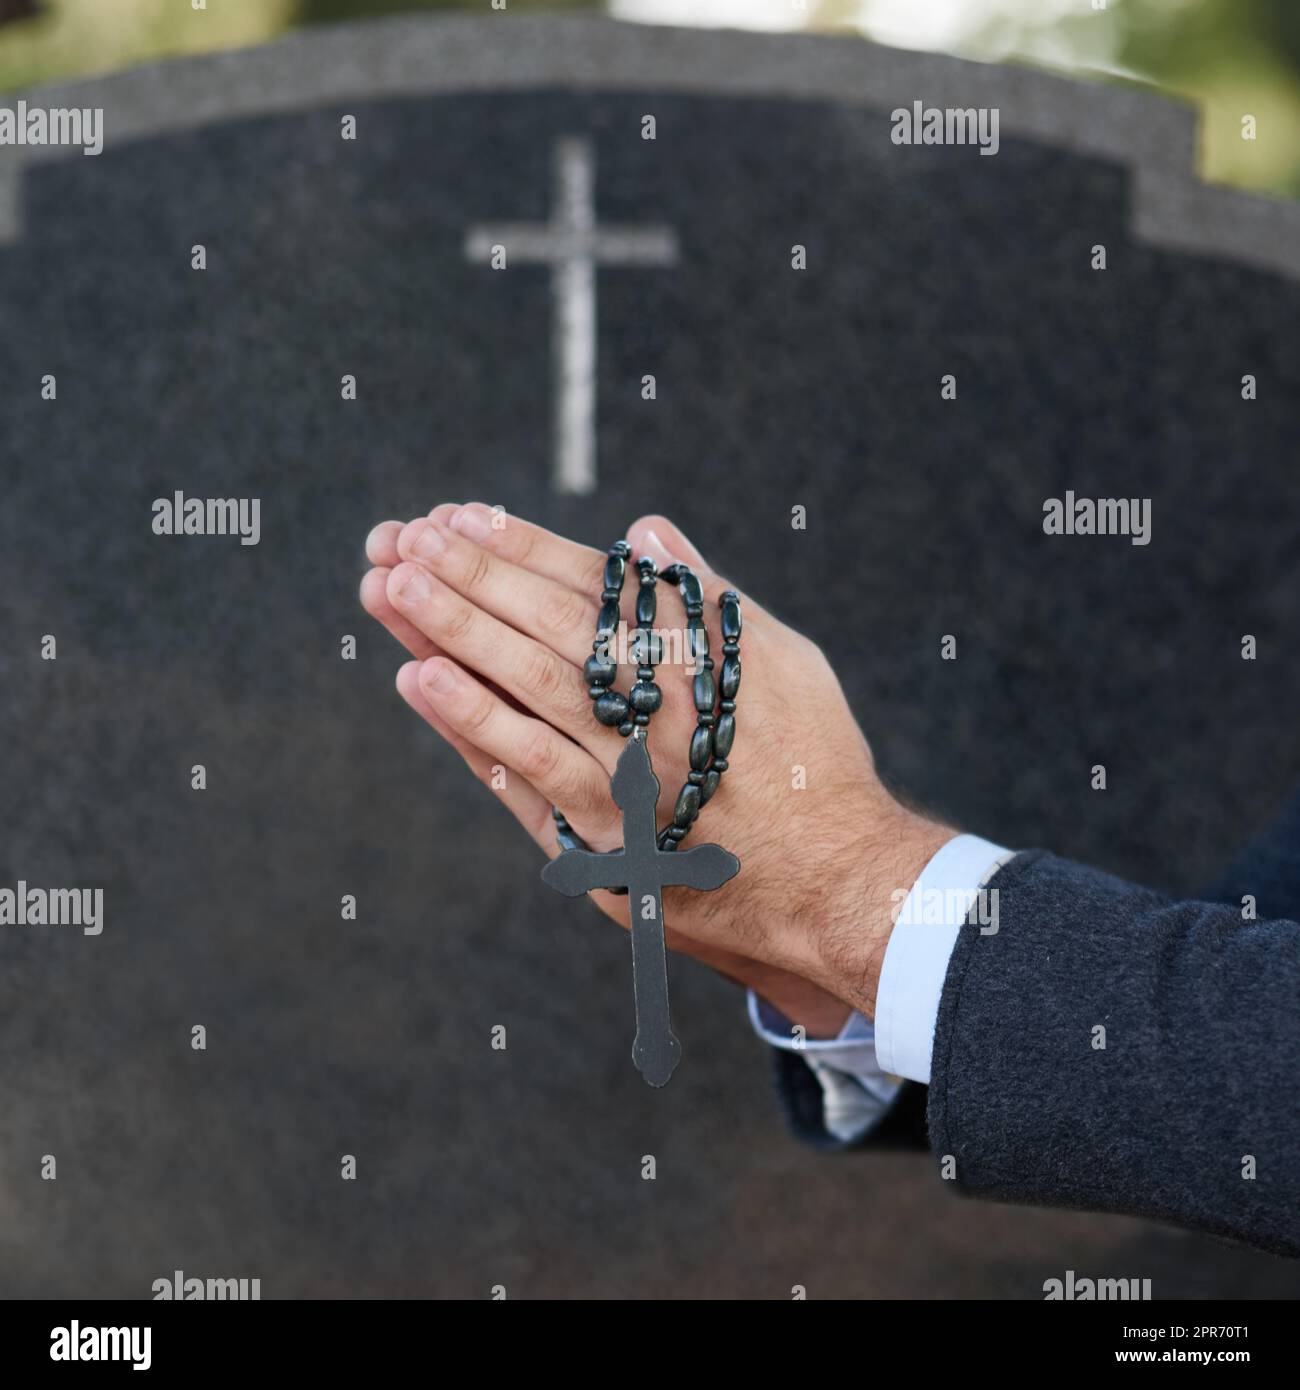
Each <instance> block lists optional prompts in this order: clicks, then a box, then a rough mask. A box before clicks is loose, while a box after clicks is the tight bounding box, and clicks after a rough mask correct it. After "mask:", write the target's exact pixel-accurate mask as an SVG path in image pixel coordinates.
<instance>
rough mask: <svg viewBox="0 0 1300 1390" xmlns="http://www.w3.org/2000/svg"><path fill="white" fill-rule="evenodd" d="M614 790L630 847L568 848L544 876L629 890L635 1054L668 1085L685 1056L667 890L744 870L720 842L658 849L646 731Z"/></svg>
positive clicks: (563, 885) (652, 1079) (633, 745)
mask: <svg viewBox="0 0 1300 1390" xmlns="http://www.w3.org/2000/svg"><path fill="white" fill-rule="evenodd" d="M609 789H610V791H611V792H612V793H613V796H614V801H615V803H616V804H617V806H618V808H619V810H620V811H622V813H623V848H622V849H615V850H611V851H610V852H609V853H608V854H596V853H594V852H593V851H591V850H586V849H570V850H565V852H564V853H563V854H561V855H560V856H559V857H558V858H557V859H552V860H551V861H550V862H549V863H548V864H547V865H546V867H545V868H544V869H543V870H542V881H543V882H544V883H549V884H550V885H551V887H552V888H555V889H557V890H558V891H559V892H561V893H563V894H564V895H565V897H566V898H577V897H580V896H581V895H582V894H583V893H589V892H590V891H591V890H592V889H593V888H626V889H627V901H628V910H629V912H630V913H631V925H632V993H633V996H634V998H635V1001H636V1038H635V1039H634V1040H633V1043H632V1061H633V1063H634V1064H635V1065H636V1069H637V1070H638V1071H639V1072H640V1073H641V1075H642V1076H643V1077H644V1078H645V1079H646V1081H648V1082H649V1083H650V1085H651V1086H662V1085H664V1084H665V1083H666V1082H667V1080H668V1078H669V1077H670V1076H671V1075H672V1074H673V1071H674V1069H675V1068H676V1066H677V1063H678V1061H680V1059H681V1055H682V1045H681V1043H679V1042H678V1041H677V1039H676V1038H675V1037H674V1036H673V1027H672V1021H671V1019H670V1018H669V1014H668V961H667V956H666V952H665V950H664V913H663V902H662V900H661V897H660V892H661V890H662V889H664V888H668V887H672V886H674V885H678V884H680V885H682V886H683V887H686V888H698V889H700V890H701V891H703V892H709V891H710V890H712V889H714V888H721V887H722V885H723V884H724V883H726V882H727V880H728V879H730V878H734V877H735V876H736V874H738V873H739V872H740V860H739V859H737V858H736V856H735V855H734V854H730V853H728V852H727V851H726V850H725V849H723V848H722V846H721V845H696V846H695V848H694V849H679V850H661V849H660V848H659V845H658V843H657V841H656V832H655V807H656V806H657V805H658V804H659V779H658V778H657V777H656V776H655V774H654V769H653V768H652V767H651V766H650V753H649V750H648V749H647V748H646V745H645V739H644V738H636V737H633V738H630V739H628V742H627V747H625V748H624V749H623V752H622V753H621V754H620V755H619V760H618V767H617V768H615V770H614V776H613V777H612V778H611V779H610V783H609Z"/></svg>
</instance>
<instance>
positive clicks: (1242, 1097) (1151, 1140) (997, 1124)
mask: <svg viewBox="0 0 1300 1390" xmlns="http://www.w3.org/2000/svg"><path fill="white" fill-rule="evenodd" d="M1241 881H1242V882H1245V880H1244V879H1243V880H1241ZM990 887H992V888H996V889H997V891H998V930H997V932H996V934H990V935H982V934H981V933H980V932H979V931H976V930H971V929H966V930H963V932H962V933H961V936H960V938H959V940H958V943H957V946H956V949H955V950H954V952H953V956H952V961H951V962H950V964H949V967H948V974H947V978H946V980H945V982H944V990H943V997H942V1000H941V1002H940V1006H939V1017H938V1021H937V1026H936V1031H935V1045H934V1054H933V1059H932V1065H931V1085H930V1091H929V1097H928V1105H927V1118H928V1122H929V1129H930V1136H931V1143H932V1147H933V1148H934V1151H935V1153H936V1155H937V1156H938V1158H939V1160H940V1171H941V1173H943V1172H944V1171H945V1168H948V1169H949V1170H950V1172H951V1176H952V1177H953V1179H954V1181H955V1184H956V1186H957V1187H958V1188H959V1189H960V1190H962V1191H964V1192H966V1193H969V1194H972V1195H976V1196H982V1197H990V1198H994V1199H998V1200H1002V1201H1008V1202H1024V1203H1038V1204H1043V1205H1050V1206H1061V1207H1076V1208H1081V1209H1085V1210H1094V1211H1113V1212H1123V1213H1126V1214H1129V1215H1135V1216H1146V1217H1154V1218H1157V1219H1162V1220H1166V1221H1171V1222H1174V1223H1176V1224H1178V1225H1182V1226H1187V1227H1191V1228H1194V1229H1197V1230H1202V1231H1207V1232H1211V1233H1213V1234H1217V1235H1220V1236H1225V1237H1230V1238H1236V1239H1239V1240H1243V1241H1246V1242H1248V1243H1250V1244H1252V1245H1256V1246H1258V1247H1260V1248H1262V1249H1267V1250H1273V1251H1276V1252H1278V1253H1280V1254H1288V1255H1300V924H1297V922H1295V921H1293V920H1281V919H1273V920H1260V921H1255V922H1245V921H1243V920H1242V915H1241V910H1240V907H1239V906H1235V905H1229V904H1227V903H1212V902H1173V901H1170V900H1169V899H1167V898H1165V897H1163V896H1161V895H1160V894H1157V893H1154V892H1152V891H1150V890H1148V889H1144V888H1138V887H1134V886H1133V885H1131V884H1128V883H1124V882H1122V881H1121V880H1119V879H1117V878H1113V877H1111V876H1110V875H1109V874H1104V873H1101V872H1099V871H1097V870H1095V869H1089V868H1086V867H1084V866H1082V865H1078V864H1072V863H1069V862H1068V861H1066V860H1062V859H1058V858H1056V857H1055V856H1053V855H1051V854H1047V853H1045V852H1043V851H1031V852H1029V853H1027V854H1021V855H1019V856H1018V857H1017V858H1015V859H1013V860H1012V861H1011V862H1010V863H1009V864H1007V865H1006V866H1005V867H1003V868H1002V869H1001V870H1000V871H999V872H998V873H997V874H996V875H995V877H994V878H993V879H992V881H991V883H990ZM1234 891H1235V885H1234ZM1244 891H1250V890H1249V889H1248V888H1247V889H1245V890H1244ZM1279 891H1280V889H1279ZM1099 1030H1104V1032H1102V1031H1099ZM1103 1044H1104V1045H1103Z"/></svg>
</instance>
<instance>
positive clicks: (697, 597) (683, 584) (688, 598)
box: [677, 570, 704, 613]
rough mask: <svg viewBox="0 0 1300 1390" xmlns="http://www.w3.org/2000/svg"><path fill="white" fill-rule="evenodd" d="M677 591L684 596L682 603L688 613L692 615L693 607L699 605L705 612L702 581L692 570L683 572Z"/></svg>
mask: <svg viewBox="0 0 1300 1390" xmlns="http://www.w3.org/2000/svg"><path fill="white" fill-rule="evenodd" d="M677 590H678V592H679V593H680V594H681V596H682V602H683V603H684V604H685V605H686V611H687V613H690V611H691V608H692V606H694V605H695V604H699V605H700V606H701V611H703V604H704V590H703V589H701V588H700V581H699V579H697V578H696V576H695V575H693V574H692V573H691V572H690V570H683V571H682V573H681V577H680V578H679V579H678V581H677Z"/></svg>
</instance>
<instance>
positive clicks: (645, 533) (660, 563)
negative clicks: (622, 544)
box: [627, 515, 713, 579]
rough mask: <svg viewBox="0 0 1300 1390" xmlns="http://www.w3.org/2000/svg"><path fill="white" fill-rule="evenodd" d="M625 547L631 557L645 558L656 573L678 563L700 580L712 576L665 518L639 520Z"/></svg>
mask: <svg viewBox="0 0 1300 1390" xmlns="http://www.w3.org/2000/svg"><path fill="white" fill-rule="evenodd" d="M627 539H628V543H629V544H630V545H631V547H632V553H633V554H634V555H648V556H649V557H650V558H651V559H652V560H653V561H654V562H655V568H656V569H663V568H664V567H665V566H667V565H672V564H676V563H677V562H678V561H681V562H682V563H684V564H686V565H689V566H690V568H691V569H693V570H694V571H695V573H696V574H697V575H698V576H699V577H700V578H701V579H705V578H708V577H709V576H711V575H712V574H713V571H712V570H711V569H710V568H709V563H708V561H707V560H706V559H705V558H704V556H703V555H701V554H700V552H699V551H698V550H697V549H696V548H695V547H694V546H693V545H692V544H691V542H690V541H688V540H687V539H686V537H685V536H684V535H683V534H682V532H681V531H680V530H679V529H678V527H677V526H675V525H674V524H673V523H672V522H671V521H669V520H668V518H667V517H666V516H657V515H655V516H643V517H640V518H639V519H638V520H636V521H634V522H633V523H632V525H631V526H629V527H628V531H627Z"/></svg>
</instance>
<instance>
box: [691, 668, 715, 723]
mask: <svg viewBox="0 0 1300 1390" xmlns="http://www.w3.org/2000/svg"><path fill="white" fill-rule="evenodd" d="M693 685H694V695H695V708H696V709H697V710H699V712H700V713H701V714H712V713H713V696H714V686H713V672H712V671H701V672H700V674H699V675H698V676H696V677H695V680H694V683H693Z"/></svg>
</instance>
